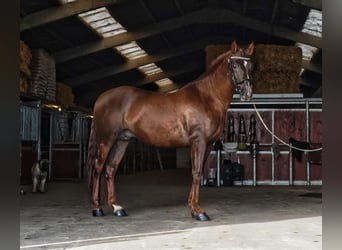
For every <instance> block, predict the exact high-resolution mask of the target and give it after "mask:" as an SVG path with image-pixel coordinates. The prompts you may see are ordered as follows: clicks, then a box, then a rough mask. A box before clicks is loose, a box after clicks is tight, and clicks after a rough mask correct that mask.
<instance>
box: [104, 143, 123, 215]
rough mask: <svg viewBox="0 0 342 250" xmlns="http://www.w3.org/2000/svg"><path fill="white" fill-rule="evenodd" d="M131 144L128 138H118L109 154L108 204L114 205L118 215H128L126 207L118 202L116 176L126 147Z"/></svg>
mask: <svg viewBox="0 0 342 250" xmlns="http://www.w3.org/2000/svg"><path fill="white" fill-rule="evenodd" d="M128 144H129V141H128V140H117V141H116V142H115V143H114V145H113V147H112V149H111V152H110V154H109V156H108V160H107V163H106V179H107V191H108V199H107V203H108V206H110V207H113V212H114V214H115V215H116V216H126V215H127V214H126V213H125V211H124V209H123V208H122V207H121V206H120V205H119V204H118V202H117V200H116V194H115V183H114V176H115V173H116V171H117V169H118V167H119V164H120V162H121V159H122V157H123V156H124V154H125V151H126V148H127V146H128Z"/></svg>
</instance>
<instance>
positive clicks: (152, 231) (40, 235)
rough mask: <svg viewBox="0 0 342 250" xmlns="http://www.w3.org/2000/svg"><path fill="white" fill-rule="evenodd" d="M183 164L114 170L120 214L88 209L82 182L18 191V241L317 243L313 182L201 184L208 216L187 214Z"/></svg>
mask: <svg viewBox="0 0 342 250" xmlns="http://www.w3.org/2000/svg"><path fill="white" fill-rule="evenodd" d="M190 183H191V177H190V171H189V170H188V169H177V170H165V171H163V172H160V171H151V172H140V173H136V174H134V175H133V174H132V175H119V176H117V193H118V198H119V201H120V202H121V205H123V206H124V208H125V210H126V212H127V213H128V215H129V216H128V217H121V218H119V217H115V216H114V215H113V214H111V213H112V212H111V210H110V208H109V207H107V206H105V207H104V212H105V213H106V216H104V217H100V218H98V217H97V218H94V217H92V216H91V209H90V203H89V196H88V191H87V188H86V185H85V183H84V182H81V181H74V182H71V181H69V182H67V181H63V182H62V181H59V182H49V183H47V188H46V193H45V194H32V193H31V192H30V188H31V187H30V186H22V189H23V190H25V191H26V192H27V193H26V195H22V196H20V203H21V212H20V223H21V224H20V245H21V249H75V250H76V249H78V250H81V249H85V250H92V249H94V250H95V249H125V250H128V249H134V250H136V249H230V250H240V249H248V250H251V249H260V250H268V249H269V250H271V249H272V250H274V249H277V250H283V249H284V250H285V249H286V250H288V249H291V250H293V249H309V250H316V249H322V216H321V215H322V214H321V208H322V198H321V187H317V186H315V187H285V186H281V187H280V186H262V187H261V186H258V187H250V186H243V187H236V186H235V187H220V188H217V187H202V188H201V196H200V201H201V206H202V208H204V209H205V210H206V212H207V213H208V215H209V216H210V217H211V219H212V220H211V221H207V222H199V221H196V220H194V219H192V218H191V216H190V210H189V208H188V207H187V196H188V193H189V191H190Z"/></svg>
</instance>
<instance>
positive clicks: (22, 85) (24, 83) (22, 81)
mask: <svg viewBox="0 0 342 250" xmlns="http://www.w3.org/2000/svg"><path fill="white" fill-rule="evenodd" d="M28 87H29V86H28V80H27V78H26V77H20V78H19V90H20V92H22V93H26V92H27V90H28Z"/></svg>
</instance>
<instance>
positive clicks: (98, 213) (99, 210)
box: [93, 209, 104, 217]
mask: <svg viewBox="0 0 342 250" xmlns="http://www.w3.org/2000/svg"><path fill="white" fill-rule="evenodd" d="M93 216H96V217H99V216H104V213H103V211H102V209H95V210H93Z"/></svg>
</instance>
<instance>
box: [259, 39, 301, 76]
mask: <svg viewBox="0 0 342 250" xmlns="http://www.w3.org/2000/svg"><path fill="white" fill-rule="evenodd" d="M254 57H255V59H256V67H255V71H281V72H296V73H298V74H299V72H300V70H301V67H302V50H301V48H299V47H295V46H281V45H265V44H257V45H256V46H255V53H254Z"/></svg>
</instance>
